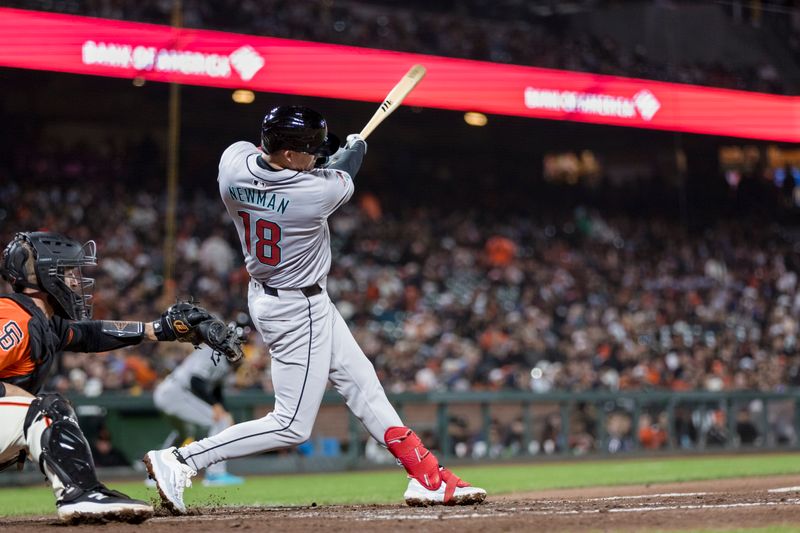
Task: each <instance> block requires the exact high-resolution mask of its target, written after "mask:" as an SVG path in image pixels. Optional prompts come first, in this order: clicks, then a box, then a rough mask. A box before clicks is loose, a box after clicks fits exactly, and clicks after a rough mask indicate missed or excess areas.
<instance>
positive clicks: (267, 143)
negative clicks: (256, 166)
mask: <svg viewBox="0 0 800 533" xmlns="http://www.w3.org/2000/svg"><path fill="white" fill-rule="evenodd" d="M261 148H262V149H263V150H264V151H265V152H266V153H268V154H271V153H273V152H277V151H278V150H293V151H295V152H305V153H307V154H313V155H315V156H317V157H318V158H325V157H328V156H331V155H333V154H334V153H335V152H336V150H338V149H339V138H338V137H337V136H336V135H334V134H333V133H328V123H327V122H326V121H325V118H324V117H323V116H322V115H320V114H319V113H317V112H316V111H314V110H313V109H309V108H308V107H303V106H296V105H287V106H279V107H275V108H273V109H271V110H270V111H269V112H268V113H267V114H266V116H265V117H264V120H263V122H262V123H261Z"/></svg>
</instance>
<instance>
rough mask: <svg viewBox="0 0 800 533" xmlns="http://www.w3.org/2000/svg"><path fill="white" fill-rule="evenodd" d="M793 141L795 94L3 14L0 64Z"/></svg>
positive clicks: (797, 122) (798, 103) (797, 121)
mask: <svg viewBox="0 0 800 533" xmlns="http://www.w3.org/2000/svg"><path fill="white" fill-rule="evenodd" d="M415 63H422V64H423V65H425V67H427V69H428V74H427V76H426V78H425V80H423V82H422V83H421V84H420V85H419V86H418V87H417V88H416V89H415V90H414V92H412V93H411V95H410V96H409V97H408V98H407V99H406V101H405V103H406V104H408V105H416V106H423V107H436V108H442V109H455V110H465V111H481V112H483V113H487V114H503V115H516V116H523V117H534V118H546V119H553V120H572V121H578V122H592V123H598V124H613V125H620V126H633V127H639V128H652V129H660V130H669V131H685V132H692V133H705V134H714V135H728V136H733V137H744V138H752V139H769V140H778V141H789V142H800V98H798V97H788V96H777V95H769V94H761V93H750V92H744V91H731V90H726V89H712V88H708V87H698V86H692V85H681V84H675V83H662V82H655V81H647V80H637V79H629V78H618V77H613V76H601V75H595V74H585V73H576V72H566V71H559V70H548V69H540V68H531V67H520V66H513V65H501V64H496V63H486V62H480V61H469V60H463V59H452V58H444V57H436V56H423V55H419V54H407V53H400V52H388V51H384V50H373V49H368V48H356V47H348V46H336V45H328V44H318V43H311V42H305V41H292V40H287V39H277V38H270V37H256V36H252V35H241V34H232V33H222V32H214V31H205V30H190V29H173V28H170V27H168V26H157V25H152V24H140V23H132V22H121V21H112V20H104V19H93V18H88V17H76V16H71V15H56V14H51V13H44V12H35V11H23V10H17V9H5V8H0V66H6V67H17V68H28V69H37V70H51V71H61V72H72V73H78V74H92V75H99V76H115V77H124V78H133V77H136V76H141V77H143V78H145V79H148V80H153V81H162V82H178V83H185V84H192V85H208V86H213V87H230V88H249V89H253V90H256V91H268V92H274V93H284V94H302V95H308V96H319V97H324V98H336V99H348V100H364V101H372V102H380V101H382V100H383V97H384V96H385V95H386V92H387V91H388V89H389V88H391V87H392V86H393V85H394V84H395V83H396V82H397V80H398V79H399V78H400V77H401V76H402V75H403V74H404V73H405V72H406V71H407V70H408V68H409V66H410V65H412V64H415Z"/></svg>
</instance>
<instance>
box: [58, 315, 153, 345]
mask: <svg viewBox="0 0 800 533" xmlns="http://www.w3.org/2000/svg"><path fill="white" fill-rule="evenodd" d="M69 333H70V334H71V335H69V336H68V339H67V343H66V345H65V346H64V349H65V350H70V351H73V352H107V351H109V350H116V349H118V348H124V347H125V346H133V345H135V344H139V343H140V342H142V337H141V336H138V337H117V336H114V335H109V334H107V333H104V332H103V321H102V320H82V321H80V322H71V323H70V324H69Z"/></svg>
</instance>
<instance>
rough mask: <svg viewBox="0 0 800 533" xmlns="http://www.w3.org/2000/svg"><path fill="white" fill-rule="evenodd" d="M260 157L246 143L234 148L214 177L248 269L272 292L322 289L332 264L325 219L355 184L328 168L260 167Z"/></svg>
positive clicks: (342, 202)
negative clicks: (273, 289) (317, 285)
mask: <svg viewBox="0 0 800 533" xmlns="http://www.w3.org/2000/svg"><path fill="white" fill-rule="evenodd" d="M261 154H262V152H261V151H259V149H258V148H256V146H255V145H253V144H251V143H249V142H246V141H240V142H237V143H234V144H232V145H231V146H229V147H228V148H227V149H226V150H225V152H223V154H222V158H221V159H220V163H219V177H218V178H217V180H218V182H219V192H220V195H221V196H222V201H223V202H224V203H225V208H226V209H227V210H228V214H229V215H230V217H231V218H232V219H233V222H234V224H235V225H236V231H237V232H238V233H239V240H240V241H241V243H242V252H243V253H244V256H245V265H246V267H247V271H248V272H249V274H250V277H252V278H253V279H254V280H256V281H260V282H265V283H266V284H267V285H269V286H270V287H273V288H276V289H298V288H302V287H308V286H310V285H313V284H315V283H320V284H321V285H323V286H324V284H325V276H326V275H327V274H328V270H329V269H330V266H331V246H330V231H329V229H328V217H329V216H330V215H331V214H332V213H333V212H334V211H336V209H338V208H339V206H341V205H342V204H344V203H345V202H347V201H348V200H349V199H350V197H351V196H352V195H353V180H352V178H351V176H350V175H349V174H348V173H347V172H346V171H344V170H338V169H331V168H315V169H312V170H309V171H297V170H289V169H284V170H275V169H269V168H263V166H261V165H259V162H258V158H260V157H261Z"/></svg>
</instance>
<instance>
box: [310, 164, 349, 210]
mask: <svg viewBox="0 0 800 533" xmlns="http://www.w3.org/2000/svg"><path fill="white" fill-rule="evenodd" d="M314 172H315V173H316V174H318V175H319V176H320V177H322V200H321V203H322V214H323V216H324V217H326V218H327V217H328V216H329V215H330V214H331V213H333V212H334V211H336V210H337V209H339V207H341V206H342V205H344V204H345V202H347V201H348V200H349V199H350V197H351V196H353V191H354V190H355V186H354V185H353V180H352V179H351V178H350V174H348V173H347V172H344V171H342V170H335V169H329V168H326V169H317V170H315V171H314Z"/></svg>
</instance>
